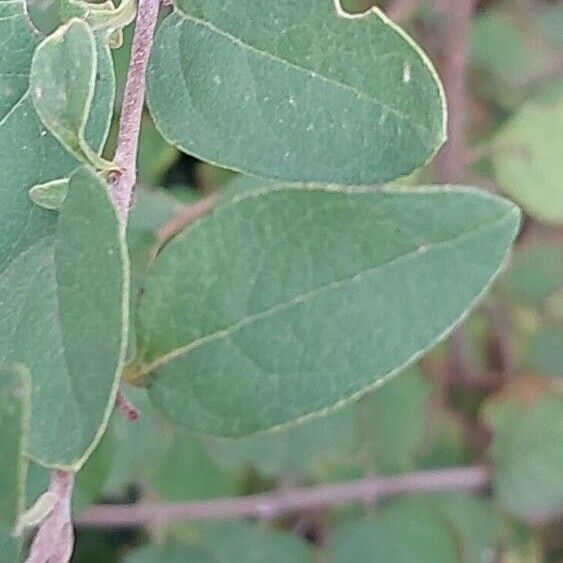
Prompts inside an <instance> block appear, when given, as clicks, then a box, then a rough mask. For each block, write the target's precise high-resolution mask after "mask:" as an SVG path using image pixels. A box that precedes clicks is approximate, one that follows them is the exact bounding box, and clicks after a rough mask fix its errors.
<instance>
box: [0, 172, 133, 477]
mask: <svg viewBox="0 0 563 563" xmlns="http://www.w3.org/2000/svg"><path fill="white" fill-rule="evenodd" d="M36 209H39V208H36ZM41 212H42V211H41ZM42 213H43V212H42ZM44 213H48V212H44ZM123 239H124V233H123V228H122V226H121V224H120V222H119V220H118V217H117V214H116V211H115V208H114V206H113V203H112V202H111V200H110V197H109V194H108V191H107V186H106V184H105V183H104V182H103V181H102V180H100V179H99V178H98V176H97V175H96V174H95V173H94V172H93V171H91V170H90V169H88V168H79V169H78V170H77V171H75V172H74V173H73V174H72V176H71V177H70V184H69V194H68V196H67V198H66V200H65V203H64V205H63V208H62V210H61V212H60V214H59V219H58V223H57V225H56V230H55V232H54V233H52V234H50V235H49V236H44V237H42V238H39V239H38V240H37V241H35V242H34V243H32V244H29V245H28V247H27V248H26V249H25V251H24V252H21V253H20V254H19V255H18V256H17V257H16V258H15V259H14V260H12V261H11V262H10V263H9V265H8V267H7V268H5V270H4V271H3V273H2V277H1V278H0V294H1V295H2V302H1V304H0V353H1V360H2V361H7V362H21V363H23V364H25V365H27V366H29V369H30V371H31V373H32V376H33V391H34V393H33V408H32V426H31V439H30V448H29V453H30V455H31V456H32V457H33V458H34V459H35V460H36V461H38V462H40V463H42V464H46V465H56V466H65V467H72V468H73V469H79V468H80V467H81V465H82V464H83V463H84V461H85V460H86V458H87V456H88V454H89V453H90V452H91V451H92V449H93V447H95V445H96V443H97V442H98V440H99V438H100V437H101V435H102V433H103V430H104V428H105V425H106V423H107V419H108V417H109V414H110V412H111V409H112V406H113V400H114V397H115V391H116V384H117V377H118V375H119V374H120V372H121V368H122V361H123V356H124V351H125V343H126V334H127V308H128V307H127V304H128V294H127V289H128V269H127V257H126V250H125V245H124V240H123ZM16 319H17V322H16Z"/></svg>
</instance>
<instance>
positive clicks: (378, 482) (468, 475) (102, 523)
mask: <svg viewBox="0 0 563 563" xmlns="http://www.w3.org/2000/svg"><path fill="white" fill-rule="evenodd" d="M489 479H490V476H489V470H488V468H487V467H485V466H474V467H464V468H453V469H443V470H437V471H421V472H418V473H410V474H406V475H399V476H397V477H369V478H366V479H359V480H357V481H351V482H347V483H341V484H329V485H317V486H314V487H308V488H297V489H292V490H286V491H278V492H273V493H265V494H259V495H251V496H246V497H238V498H227V499H217V500H210V501H202V502H187V503H181V502H178V503H152V502H151V503H149V502H146V503H140V504H135V505H128V506H123V505H122V506H117V505H98V506H93V507H91V508H89V509H87V510H86V511H85V512H83V513H82V514H81V515H79V516H78V518H77V519H76V524H77V525H78V526H85V527H98V528H107V527H112V528H119V527H121V528H123V527H133V526H142V525H145V524H149V523H155V522H158V523H166V522H174V521H180V520H200V519H222V518H260V519H263V518H265V517H267V518H270V519H271V518H274V517H278V516H281V515H284V514H290V513H295V512H300V511H303V510H311V509H315V508H323V507H329V506H332V505H340V504H344V503H351V502H355V501H362V500H365V499H370V500H373V499H380V498H383V497H388V496H392V495H399V494H406V493H420V492H437V491H477V490H480V489H483V488H484V487H487V486H488V485H489Z"/></svg>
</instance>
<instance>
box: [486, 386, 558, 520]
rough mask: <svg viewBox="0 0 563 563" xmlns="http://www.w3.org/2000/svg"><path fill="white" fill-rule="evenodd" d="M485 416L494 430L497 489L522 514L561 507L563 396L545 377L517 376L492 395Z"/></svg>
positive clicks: (530, 516)
mask: <svg viewBox="0 0 563 563" xmlns="http://www.w3.org/2000/svg"><path fill="white" fill-rule="evenodd" d="M484 416H485V418H486V420H487V422H488V423H489V425H490V426H491V429H492V430H493V441H492V444H491V455H492V460H493V466H494V490H495V494H496V498H497V500H498V502H499V503H500V504H501V506H502V507H503V508H504V509H505V510H508V511H509V512H511V513H512V514H515V515H516V516H518V517H519V518H522V519H525V520H526V519H527V520H538V519H543V520H545V519H549V518H552V517H554V516H556V515H558V514H561V513H562V512H563V473H562V472H561V467H562V465H563V399H561V397H559V396H556V395H555V394H552V393H550V392H549V389H548V386H547V384H546V383H544V382H542V381H539V380H535V379H531V378H526V379H522V380H517V381H516V382H514V383H513V385H512V387H511V388H509V390H508V391H507V392H505V393H504V394H502V395H499V396H498V397H497V398H495V399H493V400H490V401H489V403H488V404H487V405H486V408H485V410H484Z"/></svg>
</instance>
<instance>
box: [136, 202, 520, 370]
mask: <svg viewBox="0 0 563 563" xmlns="http://www.w3.org/2000/svg"><path fill="white" fill-rule="evenodd" d="M514 215H515V211H514V210H508V211H507V212H506V213H504V214H503V215H500V216H499V217H497V218H495V219H494V220H493V221H489V222H487V223H483V224H481V225H479V226H477V227H474V228H471V229H469V230H467V231H464V232H463V233H460V234H459V235H457V236H455V237H452V238H450V239H447V240H442V241H439V242H435V243H430V244H428V245H421V246H419V247H418V248H417V249H415V250H410V251H409V252H406V253H404V254H401V255H399V256H396V257H395V258H392V259H391V260H389V261H388V262H385V263H383V264H378V265H377V266H373V267H371V268H366V269H365V270H361V271H359V272H357V273H356V274H354V275H353V276H348V277H346V278H342V279H340V280H336V281H333V282H330V283H328V284H325V285H323V286H320V287H316V288H314V289H312V290H310V291H308V292H305V293H302V294H298V295H296V296H295V297H292V298H291V299H289V300H287V301H284V302H283V303H277V304H276V305H273V306H271V307H269V308H268V309H266V310H264V311H260V312H258V313H254V314H252V315H249V316H247V317H244V318H242V319H241V320H240V321H238V322H236V323H234V324H232V325H231V326H229V327H226V328H224V329H221V330H217V331H215V332H212V333H210V334H206V335H204V336H201V337H199V338H196V339H195V340H192V341H191V342H189V343H188V344H186V345H184V346H181V347H179V348H175V349H173V350H171V351H170V352H167V353H166V354H163V355H162V356H159V357H157V358H156V359H154V360H152V361H151V362H150V363H148V364H143V365H141V369H140V374H139V376H140V377H142V376H146V375H148V374H150V373H151V372H153V371H155V370H156V369H158V368H160V367H162V366H164V365H166V364H168V363H170V362H171V361H173V360H175V359H176V358H179V357H181V356H184V355H186V354H188V353H190V352H191V351H193V350H195V349H196V348H199V347H200V346H203V345H204V344H207V343H208V342H212V341H214V340H219V339H221V338H226V337H228V336H230V335H232V334H234V333H235V332H237V331H239V330H240V329H242V328H244V327H246V326H249V325H252V324H254V323H256V322H258V321H261V320H263V319H266V318H268V317H271V316H273V315H275V314H277V313H279V312H281V311H284V310H286V309H288V308H290V307H292V306H293V305H297V304H300V303H306V302H308V301H311V300H312V299H314V298H316V297H317V295H319V294H320V293H325V292H329V291H333V290H338V289H340V288H342V287H344V286H346V285H347V284H353V283H355V282H358V281H360V280H362V279H364V278H365V277H367V276H369V275H371V274H373V273H375V272H378V271H381V270H384V269H386V268H389V267H392V266H394V265H396V264H398V263H400V262H403V261H407V260H410V259H412V258H413V257H415V256H417V255H420V254H428V253H429V252H431V251H433V250H435V249H437V248H439V247H441V246H447V245H451V244H454V243H456V242H458V241H462V240H464V239H469V238H472V237H474V236H476V235H478V234H479V233H480V232H482V231H486V230H488V229H492V228H494V227H497V226H498V225H500V224H502V223H504V222H508V221H509V220H510V219H511V218H512V217H513V216H514Z"/></svg>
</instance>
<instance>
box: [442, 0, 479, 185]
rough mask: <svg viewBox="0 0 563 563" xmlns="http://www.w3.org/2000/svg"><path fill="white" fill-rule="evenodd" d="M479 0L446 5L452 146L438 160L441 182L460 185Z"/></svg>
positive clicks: (444, 67) (445, 75) (457, 0)
mask: <svg viewBox="0 0 563 563" xmlns="http://www.w3.org/2000/svg"><path fill="white" fill-rule="evenodd" d="M475 5H476V0H449V1H448V2H446V14H445V15H446V24H445V27H444V30H445V33H444V40H443V45H444V46H443V57H442V65H441V76H442V81H443V83H444V89H445V91H446V98H447V100H448V115H449V117H448V137H449V140H448V142H447V143H446V144H445V145H444V147H443V149H442V150H441V151H440V154H439V155H438V158H437V174H438V179H439V181H440V182H442V183H445V184H447V183H450V182H459V181H460V180H461V179H462V177H463V173H464V169H465V162H466V153H467V147H466V138H465V117H466V110H467V62H468V58H469V49H470V44H471V42H470V34H471V17H472V15H473V11H474V9H475Z"/></svg>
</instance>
